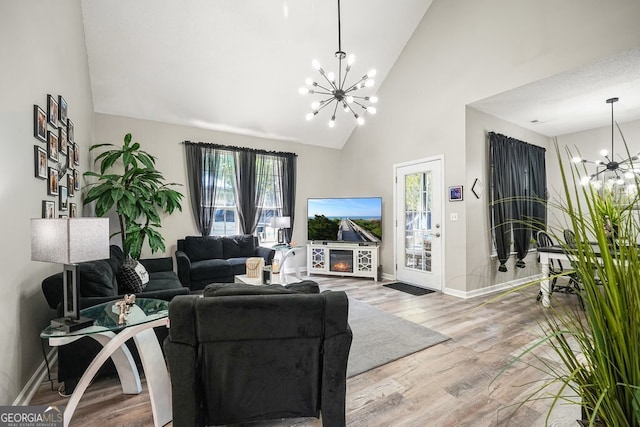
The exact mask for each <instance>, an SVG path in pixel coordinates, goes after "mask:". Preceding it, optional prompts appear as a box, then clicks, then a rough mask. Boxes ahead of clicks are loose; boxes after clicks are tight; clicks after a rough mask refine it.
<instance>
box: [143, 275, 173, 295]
mask: <svg viewBox="0 0 640 427" xmlns="http://www.w3.org/2000/svg"><path fill="white" fill-rule="evenodd" d="M176 288H182V283H180V280H179V279H178V275H177V274H176V273H174V272H173V271H157V272H155V273H149V283H147V287H146V288H144V290H145V291H146V292H150V291H162V290H166V289H176Z"/></svg>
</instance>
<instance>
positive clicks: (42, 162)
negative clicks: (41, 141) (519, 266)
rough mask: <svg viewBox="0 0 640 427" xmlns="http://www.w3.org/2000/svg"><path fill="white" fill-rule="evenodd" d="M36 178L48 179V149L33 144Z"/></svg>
mask: <svg viewBox="0 0 640 427" xmlns="http://www.w3.org/2000/svg"><path fill="white" fill-rule="evenodd" d="M33 149H34V150H33V155H34V160H35V175H36V178H40V179H47V172H48V171H47V167H48V164H47V150H45V149H44V148H42V147H38V146H37V145H34V146H33Z"/></svg>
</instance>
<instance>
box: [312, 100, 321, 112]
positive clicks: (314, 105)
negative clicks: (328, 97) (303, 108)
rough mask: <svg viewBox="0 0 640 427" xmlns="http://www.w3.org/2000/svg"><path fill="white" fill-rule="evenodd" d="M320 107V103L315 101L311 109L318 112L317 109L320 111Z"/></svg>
mask: <svg viewBox="0 0 640 427" xmlns="http://www.w3.org/2000/svg"><path fill="white" fill-rule="evenodd" d="M318 107H320V103H319V102H318V101H313V102H312V103H311V109H312V110H317V109H318Z"/></svg>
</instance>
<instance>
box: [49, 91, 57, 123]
mask: <svg viewBox="0 0 640 427" xmlns="http://www.w3.org/2000/svg"><path fill="white" fill-rule="evenodd" d="M58 115H59V113H58V101H56V98H55V97H54V96H51V95H47V122H49V124H50V125H51V126H53V127H55V128H57V127H58Z"/></svg>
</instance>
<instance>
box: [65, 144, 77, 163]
mask: <svg viewBox="0 0 640 427" xmlns="http://www.w3.org/2000/svg"><path fill="white" fill-rule="evenodd" d="M74 156H75V152H74V149H73V144H72V143H70V142H68V141H67V158H68V159H69V166H71V165H73V158H74Z"/></svg>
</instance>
